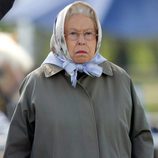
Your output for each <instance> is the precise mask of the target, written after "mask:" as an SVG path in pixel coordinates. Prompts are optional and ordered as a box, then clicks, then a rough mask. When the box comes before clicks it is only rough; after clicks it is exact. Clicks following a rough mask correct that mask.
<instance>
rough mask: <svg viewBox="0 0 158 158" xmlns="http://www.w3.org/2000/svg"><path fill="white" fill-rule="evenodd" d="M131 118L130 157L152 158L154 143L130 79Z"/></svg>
mask: <svg viewBox="0 0 158 158" xmlns="http://www.w3.org/2000/svg"><path fill="white" fill-rule="evenodd" d="M131 96H132V108H133V109H132V118H131V130H130V137H131V142H132V156H131V158H154V145H153V139H152V135H151V130H150V127H149V124H148V122H147V119H146V116H145V112H144V109H143V107H142V105H141V103H140V101H139V99H138V97H137V95H136V92H135V90H134V86H133V84H132V81H131Z"/></svg>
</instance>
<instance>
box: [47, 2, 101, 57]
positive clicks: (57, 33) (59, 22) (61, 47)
mask: <svg viewBox="0 0 158 158" xmlns="http://www.w3.org/2000/svg"><path fill="white" fill-rule="evenodd" d="M74 6H76V7H80V10H79V9H78V10H79V12H78V13H81V14H85V13H84V12H83V11H82V7H84V8H85V7H86V8H87V10H88V9H89V13H86V14H90V13H91V14H93V15H94V19H93V20H94V22H96V24H97V30H98V36H97V37H98V39H97V47H96V52H99V49H100V44H101V39H102V29H101V25H100V22H99V19H98V17H97V15H96V13H95V10H94V9H93V8H92V7H91V6H90V5H89V4H87V3H85V2H81V1H76V2H74V3H71V4H70V5H68V6H66V7H65V8H64V9H63V10H61V11H60V12H59V14H58V16H57V19H56V21H55V24H54V28H53V34H52V37H51V40H50V48H51V51H52V52H53V53H55V54H58V55H59V56H64V57H66V58H67V59H70V60H71V58H70V55H69V53H68V49H67V46H66V41H65V37H64V23H65V18H66V15H67V13H68V12H69V10H70V8H72V7H74ZM89 16H90V15H89Z"/></svg>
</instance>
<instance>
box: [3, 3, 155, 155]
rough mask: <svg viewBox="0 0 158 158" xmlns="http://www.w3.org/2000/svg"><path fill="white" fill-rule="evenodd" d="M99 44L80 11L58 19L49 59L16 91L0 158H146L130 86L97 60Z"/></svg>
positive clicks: (147, 144)
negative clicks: (6, 138) (1, 157)
mask: <svg viewBox="0 0 158 158" xmlns="http://www.w3.org/2000/svg"><path fill="white" fill-rule="evenodd" d="M101 36H102V34H101V27H100V23H99V21H98V18H97V16H96V13H95V11H94V10H93V8H92V7H91V6H89V5H88V4H87V3H84V2H75V3H72V4H70V5H68V6H67V7H65V8H64V9H63V10H62V11H61V12H60V13H59V15H58V17H57V20H56V23H55V26H54V30H53V35H52V38H51V42H50V45H51V50H52V51H51V52H50V54H49V55H48V57H47V58H46V59H45V61H44V62H43V64H42V65H41V67H39V68H38V69H37V70H35V71H33V72H32V73H30V74H29V75H28V76H27V77H26V79H25V80H24V82H23V84H22V86H21V89H20V93H21V97H20V100H19V104H18V106H17V109H16V112H15V113H14V116H13V118H12V122H11V125H10V130H9V135H8V140H7V144H6V149H5V155H4V158H26V157H27V158H153V141H152V136H151V132H150V129H149V126H148V123H147V121H146V118H145V114H144V111H143V108H142V106H141V105H140V102H139V101H138V98H137V96H136V93H135V90H134V88H133V84H132V81H131V79H130V77H129V76H128V75H127V73H126V72H125V71H124V70H122V69H121V68H119V67H118V66H116V65H114V64H112V63H111V62H109V61H107V60H106V59H105V58H104V57H102V56H101V55H100V54H99V47H100V42H101Z"/></svg>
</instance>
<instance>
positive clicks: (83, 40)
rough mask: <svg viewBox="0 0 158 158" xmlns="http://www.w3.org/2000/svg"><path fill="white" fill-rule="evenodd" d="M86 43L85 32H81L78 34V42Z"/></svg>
mask: <svg viewBox="0 0 158 158" xmlns="http://www.w3.org/2000/svg"><path fill="white" fill-rule="evenodd" d="M85 43H86V40H85V37H84V34H80V35H79V36H78V44H80V45H81V44H85Z"/></svg>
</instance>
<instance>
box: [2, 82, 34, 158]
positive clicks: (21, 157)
mask: <svg viewBox="0 0 158 158" xmlns="http://www.w3.org/2000/svg"><path fill="white" fill-rule="evenodd" d="M29 89H30V85H29V81H28V79H25V80H24V82H23V84H22V86H21V90H20V93H21V95H20V99H19V102H18V105H17V107H16V109H15V113H14V114H13V117H12V120H11V124H10V128H9V133H8V138H7V142H6V147H5V152H4V158H30V155H31V149H32V142H33V135H34V125H35V124H34V122H35V121H34V109H33V107H32V106H31V101H30V100H31V93H30V92H29V91H30V90H29Z"/></svg>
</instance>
